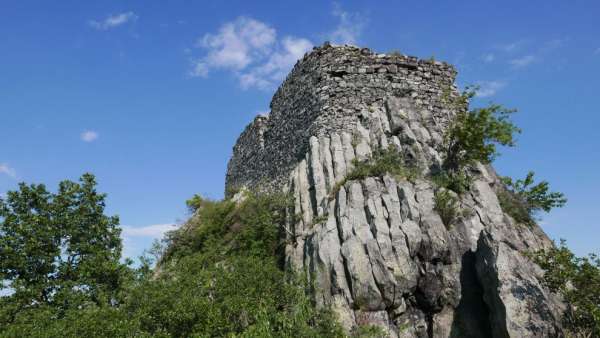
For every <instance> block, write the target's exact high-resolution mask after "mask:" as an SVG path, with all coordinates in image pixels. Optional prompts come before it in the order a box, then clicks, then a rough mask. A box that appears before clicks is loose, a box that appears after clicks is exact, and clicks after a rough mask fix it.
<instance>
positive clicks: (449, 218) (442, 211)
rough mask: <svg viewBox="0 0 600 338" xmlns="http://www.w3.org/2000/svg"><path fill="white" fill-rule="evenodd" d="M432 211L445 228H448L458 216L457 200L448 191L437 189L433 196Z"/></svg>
mask: <svg viewBox="0 0 600 338" xmlns="http://www.w3.org/2000/svg"><path fill="white" fill-rule="evenodd" d="M434 209H435V210H436V211H437V212H438V214H439V215H440V217H441V218H442V222H444V225H445V226H446V228H450V226H451V225H452V223H453V222H454V221H455V220H456V218H457V217H458V215H459V208H458V198H457V197H456V196H455V195H454V194H453V193H452V192H450V191H449V190H446V189H438V190H436V191H435V194H434Z"/></svg>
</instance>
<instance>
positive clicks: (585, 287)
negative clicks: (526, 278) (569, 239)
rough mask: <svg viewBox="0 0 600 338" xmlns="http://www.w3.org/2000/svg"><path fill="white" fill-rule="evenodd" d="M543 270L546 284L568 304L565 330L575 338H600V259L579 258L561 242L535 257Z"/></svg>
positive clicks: (591, 256) (595, 257) (535, 254)
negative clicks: (578, 337)
mask: <svg viewBox="0 0 600 338" xmlns="http://www.w3.org/2000/svg"><path fill="white" fill-rule="evenodd" d="M532 257H533V259H534V261H535V262H536V263H537V264H539V265H540V266H541V267H542V269H544V271H545V273H544V283H545V284H546V285H547V286H548V287H549V288H550V289H551V290H552V291H554V292H559V293H560V294H562V295H563V296H564V299H565V300H566V302H567V303H568V304H569V308H568V310H567V311H566V313H565V316H564V325H565V327H566V328H567V329H568V330H569V331H570V332H572V336H574V337H575V336H581V337H584V336H585V334H586V333H587V334H589V337H600V259H599V258H598V256H596V255H593V254H592V255H589V257H576V256H575V255H574V254H573V253H572V252H571V251H570V250H569V249H568V248H567V246H566V245H565V242H564V241H561V243H560V245H559V246H553V247H552V248H550V249H548V250H541V251H538V252H536V253H534V254H533V255H532Z"/></svg>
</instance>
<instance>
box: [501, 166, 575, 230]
mask: <svg viewBox="0 0 600 338" xmlns="http://www.w3.org/2000/svg"><path fill="white" fill-rule="evenodd" d="M533 176H534V173H533V172H532V171H530V172H529V173H528V174H527V176H526V177H525V179H522V180H517V181H514V182H513V180H512V179H511V178H509V177H503V178H502V181H503V182H504V184H505V188H506V189H503V190H500V191H499V192H498V200H499V202H500V206H501V207H502V210H504V212H506V213H508V214H509V215H511V217H512V218H513V219H514V220H515V221H517V222H519V223H522V224H526V225H533V224H535V215H536V213H538V212H540V211H545V212H549V211H550V210H552V209H553V208H560V207H562V206H564V205H565V203H566V202H567V199H566V198H565V197H564V195H563V194H562V193H560V192H549V189H550V187H549V184H548V182H547V181H542V182H540V183H538V184H535V185H534V178H533Z"/></svg>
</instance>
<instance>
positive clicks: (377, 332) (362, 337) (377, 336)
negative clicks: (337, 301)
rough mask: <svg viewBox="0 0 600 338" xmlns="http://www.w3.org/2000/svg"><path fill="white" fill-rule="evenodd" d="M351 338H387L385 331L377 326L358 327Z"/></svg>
mask: <svg viewBox="0 0 600 338" xmlns="http://www.w3.org/2000/svg"><path fill="white" fill-rule="evenodd" d="M351 337H353V338H385V337H388V334H386V332H385V330H383V328H381V327H379V326H377V325H360V326H358V327H357V328H356V329H355V330H354V331H353V332H352V336H351Z"/></svg>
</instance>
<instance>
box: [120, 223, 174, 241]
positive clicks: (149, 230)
mask: <svg viewBox="0 0 600 338" xmlns="http://www.w3.org/2000/svg"><path fill="white" fill-rule="evenodd" d="M175 229H177V227H176V224H174V223H168V224H153V225H146V226H142V227H134V226H127V225H126V226H123V232H122V235H123V237H153V238H160V237H162V236H163V235H164V234H165V233H166V232H167V231H171V230H175Z"/></svg>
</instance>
